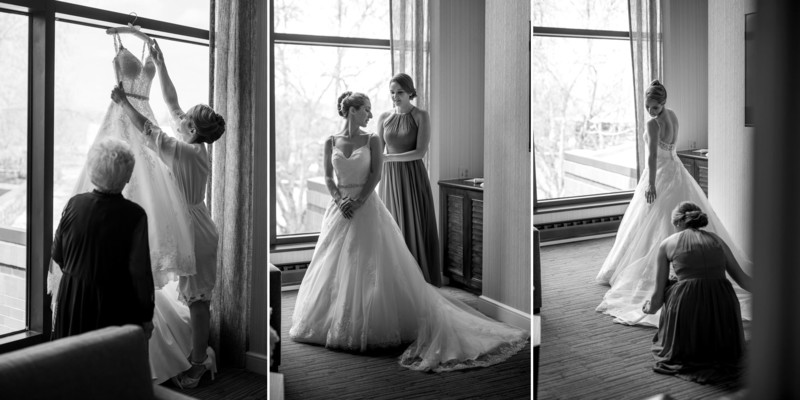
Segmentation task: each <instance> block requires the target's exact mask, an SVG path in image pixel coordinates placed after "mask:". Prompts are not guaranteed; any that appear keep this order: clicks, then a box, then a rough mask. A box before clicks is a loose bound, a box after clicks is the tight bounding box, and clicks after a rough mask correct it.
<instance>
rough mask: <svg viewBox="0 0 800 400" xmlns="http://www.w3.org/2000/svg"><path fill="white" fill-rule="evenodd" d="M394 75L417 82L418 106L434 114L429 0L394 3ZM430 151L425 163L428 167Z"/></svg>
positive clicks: (392, 45) (392, 12)
mask: <svg viewBox="0 0 800 400" xmlns="http://www.w3.org/2000/svg"><path fill="white" fill-rule="evenodd" d="M390 4H391V6H390V7H391V25H392V29H391V31H392V32H391V47H392V50H391V51H392V75H394V74H398V73H400V72H405V73H406V74H408V75H409V76H411V78H413V79H414V85H416V89H417V95H418V97H417V98H416V99H415V101H416V105H417V107H419V108H421V109H423V110H427V111H430V104H431V92H430V66H431V62H430V42H431V40H430V39H431V34H430V5H429V2H428V0H391V3H390ZM429 154H430V152H428V153H426V154H425V158H424V159H423V161H424V162H425V165H426V166H427V165H428V159H429Z"/></svg>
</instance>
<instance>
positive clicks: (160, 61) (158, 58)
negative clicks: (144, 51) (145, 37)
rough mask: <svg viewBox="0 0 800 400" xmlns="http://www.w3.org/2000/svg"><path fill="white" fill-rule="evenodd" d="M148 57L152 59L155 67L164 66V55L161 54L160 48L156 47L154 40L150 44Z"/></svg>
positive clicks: (156, 43)
mask: <svg viewBox="0 0 800 400" xmlns="http://www.w3.org/2000/svg"><path fill="white" fill-rule="evenodd" d="M150 56H152V57H153V62H155V63H156V66H159V67H161V66H163V65H164V53H162V52H161V47H159V46H158V42H157V41H156V40H155V39H153V42H152V43H150Z"/></svg>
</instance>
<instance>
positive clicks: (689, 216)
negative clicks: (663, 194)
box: [672, 201, 708, 229]
mask: <svg viewBox="0 0 800 400" xmlns="http://www.w3.org/2000/svg"><path fill="white" fill-rule="evenodd" d="M679 222H683V224H684V225H686V227H687V228H694V229H698V228H702V227H704V226H706V225H708V215H706V213H704V212H703V210H701V209H700V207H698V206H697V204H694V203H692V202H691V201H684V202H682V203H681V204H678V206H677V207H675V210H674V211H672V225H675V226H678V223H679Z"/></svg>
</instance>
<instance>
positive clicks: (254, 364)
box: [245, 351, 269, 376]
mask: <svg viewBox="0 0 800 400" xmlns="http://www.w3.org/2000/svg"><path fill="white" fill-rule="evenodd" d="M245 368H246V369H247V370H248V371H250V372H255V373H257V374H261V375H264V376H266V375H267V370H269V363H268V362H267V356H266V355H264V354H261V353H254V352H252V351H248V352H247V353H246V354H245Z"/></svg>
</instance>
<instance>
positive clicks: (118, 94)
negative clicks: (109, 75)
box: [111, 81, 128, 104]
mask: <svg viewBox="0 0 800 400" xmlns="http://www.w3.org/2000/svg"><path fill="white" fill-rule="evenodd" d="M111 100H113V101H114V103H117V104H122V103H123V102H126V101H128V96H127V95H126V94H125V89H124V88H123V87H122V81H120V82H119V84H118V85H117V86H114V89H111Z"/></svg>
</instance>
